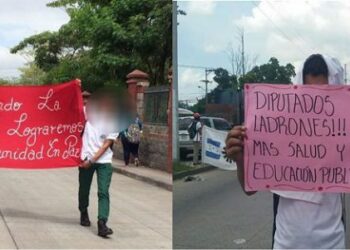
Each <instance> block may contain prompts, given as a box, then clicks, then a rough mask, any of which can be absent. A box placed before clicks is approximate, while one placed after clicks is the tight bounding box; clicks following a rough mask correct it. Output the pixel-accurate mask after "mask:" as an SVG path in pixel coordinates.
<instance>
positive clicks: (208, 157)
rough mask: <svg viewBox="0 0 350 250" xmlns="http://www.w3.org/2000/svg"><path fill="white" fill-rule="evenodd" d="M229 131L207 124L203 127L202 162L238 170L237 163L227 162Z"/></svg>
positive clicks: (225, 168)
mask: <svg viewBox="0 0 350 250" xmlns="http://www.w3.org/2000/svg"><path fill="white" fill-rule="evenodd" d="M226 136H227V132H226V131H220V130H216V129H213V128H209V127H207V126H203V128H202V162H203V163H207V164H209V165H212V166H215V167H218V168H221V169H224V170H236V168H237V167H236V163H234V162H232V163H230V162H227V161H226V159H225V158H224V154H223V150H224V147H225V140H226Z"/></svg>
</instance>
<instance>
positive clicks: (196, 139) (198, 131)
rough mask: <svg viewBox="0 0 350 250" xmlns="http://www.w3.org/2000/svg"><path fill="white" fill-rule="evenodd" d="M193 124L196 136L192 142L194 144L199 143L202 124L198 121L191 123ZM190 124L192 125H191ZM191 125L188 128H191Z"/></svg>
mask: <svg viewBox="0 0 350 250" xmlns="http://www.w3.org/2000/svg"><path fill="white" fill-rule="evenodd" d="M193 122H196V134H195V136H194V137H193V139H192V140H193V141H194V142H200V141H201V134H200V130H201V128H202V123H201V122H200V121H198V120H197V121H193ZM193 122H192V123H193ZM192 123H191V124H190V126H189V127H191V126H192Z"/></svg>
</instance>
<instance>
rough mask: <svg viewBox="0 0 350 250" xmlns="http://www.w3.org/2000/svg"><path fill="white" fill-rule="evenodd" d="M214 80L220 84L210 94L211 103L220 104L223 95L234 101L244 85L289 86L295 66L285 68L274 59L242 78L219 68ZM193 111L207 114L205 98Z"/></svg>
mask: <svg viewBox="0 0 350 250" xmlns="http://www.w3.org/2000/svg"><path fill="white" fill-rule="evenodd" d="M214 73H215V76H214V78H213V80H214V81H215V82H216V83H217V84H218V85H217V86H216V87H215V88H214V89H213V90H212V91H211V92H210V93H208V99H209V102H212V103H219V102H220V101H221V98H222V94H223V93H225V94H229V95H231V96H232V101H234V99H235V97H237V96H238V95H239V90H240V89H242V87H243V84H244V83H276V84H277V83H279V84H289V83H291V80H292V77H293V76H295V69H294V66H293V65H292V64H290V63H287V64H286V65H285V66H282V65H280V64H279V61H278V60H277V59H276V58H274V57H272V58H271V59H270V60H269V61H268V62H267V63H265V64H262V65H260V66H255V67H253V68H252V69H251V70H250V71H249V72H248V73H246V74H245V75H242V76H237V75H235V74H230V73H229V72H228V71H227V70H226V69H223V68H218V69H216V70H215V71H214ZM191 110H192V111H196V112H200V113H204V112H205V97H204V98H202V99H200V100H199V101H198V102H197V103H196V104H195V105H193V106H192V107H191Z"/></svg>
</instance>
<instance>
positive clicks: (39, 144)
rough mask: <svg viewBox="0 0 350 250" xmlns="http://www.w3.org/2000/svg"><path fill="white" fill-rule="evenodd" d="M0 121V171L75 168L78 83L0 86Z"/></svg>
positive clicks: (81, 117)
mask: <svg viewBox="0 0 350 250" xmlns="http://www.w3.org/2000/svg"><path fill="white" fill-rule="evenodd" d="M0 121H1V122H0V167H1V168H24V169H39V168H59V167H74V166H78V164H79V162H80V152H81V134H82V133H83V130H84V121H85V119H84V113H83V100H82V97H81V90H80V84H79V81H78V80H74V81H71V82H67V83H62V84H55V85H45V86H0Z"/></svg>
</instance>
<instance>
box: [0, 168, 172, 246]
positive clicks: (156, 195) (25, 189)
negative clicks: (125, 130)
mask: <svg viewBox="0 0 350 250" xmlns="http://www.w3.org/2000/svg"><path fill="white" fill-rule="evenodd" d="M0 183H1V188H0V249H16V248H17V249H28V248H30V249H38V248H40V249H116V248H118V249H140V248H142V249H144V248H148V249H160V248H166V249H170V248H171V247H172V193H171V192H168V191H166V190H164V189H161V188H158V187H155V186H152V185H149V184H147V183H144V182H141V181H137V180H134V179H132V178H129V177H126V176H123V175H120V174H113V177H112V183H111V187H110V196H111V209H110V218H109V220H108V225H109V226H110V227H111V228H113V230H114V234H113V235H111V237H110V238H108V239H103V238H101V237H98V236H97V235H96V233H97V225H96V222H97V218H96V217H97V187H96V176H95V177H94V180H93V182H92V188H91V194H90V206H89V213H90V219H91V222H92V224H91V227H82V226H80V225H79V210H78V170H77V169H75V168H67V169H52V170H33V171H31V170H5V169H1V175H0Z"/></svg>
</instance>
